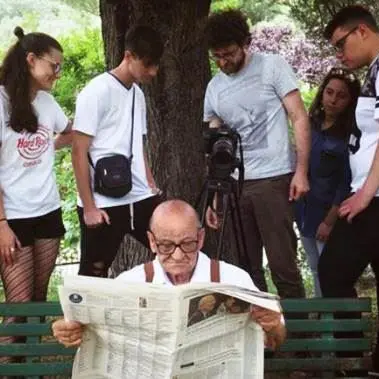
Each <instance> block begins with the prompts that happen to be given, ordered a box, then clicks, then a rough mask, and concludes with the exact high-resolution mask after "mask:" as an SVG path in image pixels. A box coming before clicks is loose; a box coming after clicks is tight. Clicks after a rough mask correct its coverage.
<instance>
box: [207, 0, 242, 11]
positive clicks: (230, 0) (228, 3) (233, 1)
mask: <svg viewBox="0 0 379 379" xmlns="http://www.w3.org/2000/svg"><path fill="white" fill-rule="evenodd" d="M240 7H241V0H213V1H212V3H211V11H212V12H220V11H223V10H226V9H229V8H240Z"/></svg>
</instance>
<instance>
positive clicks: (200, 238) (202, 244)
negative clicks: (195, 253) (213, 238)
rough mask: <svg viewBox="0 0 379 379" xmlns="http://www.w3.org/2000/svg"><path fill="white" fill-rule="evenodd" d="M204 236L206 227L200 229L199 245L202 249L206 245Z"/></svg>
mask: <svg viewBox="0 0 379 379" xmlns="http://www.w3.org/2000/svg"><path fill="white" fill-rule="evenodd" d="M204 238H205V229H204V228H201V229H199V245H198V246H199V247H198V249H199V250H201V249H202V248H203V246H204Z"/></svg>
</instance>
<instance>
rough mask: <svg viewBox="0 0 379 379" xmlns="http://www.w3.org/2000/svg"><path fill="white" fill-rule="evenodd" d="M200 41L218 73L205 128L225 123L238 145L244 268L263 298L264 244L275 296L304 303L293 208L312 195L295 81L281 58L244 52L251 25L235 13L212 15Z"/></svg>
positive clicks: (212, 222)
mask: <svg viewBox="0 0 379 379" xmlns="http://www.w3.org/2000/svg"><path fill="white" fill-rule="evenodd" d="M205 38H206V42H207V44H208V48H209V51H210V58H211V59H213V60H214V61H215V62H216V64H217V66H218V68H219V69H220V72H219V73H217V74H216V75H215V76H214V77H213V78H212V80H211V81H210V82H209V84H208V87H207V90H206V94H205V101H204V121H208V122H209V123H210V127H217V126H218V125H219V124H220V123H221V122H224V123H225V124H227V125H228V126H230V127H231V128H233V129H235V130H236V131H237V132H238V133H239V134H240V135H241V140H242V148H243V158H244V169H245V170H244V173H245V181H244V183H243V192H242V195H241V198H240V211H241V216H242V222H243V230H244V235H245V239H246V250H247V251H246V254H247V256H248V259H247V261H248V263H247V264H246V266H244V269H246V270H247V271H248V272H249V273H250V275H251V276H252V278H253V280H254V282H255V283H256V285H257V286H258V288H259V289H260V290H262V291H267V284H266V281H265V276H264V270H263V267H262V260H263V245H264V248H265V251H266V255H267V259H268V262H269V266H270V269H271V273H272V277H273V281H274V283H275V285H276V287H277V289H278V293H279V295H280V296H281V297H304V288H303V284H302V279H301V276H300V271H299V269H298V267H297V258H296V257H297V253H296V236H295V233H294V231H293V220H294V218H293V209H292V203H291V202H292V201H294V200H297V199H298V198H300V197H301V196H302V195H304V194H305V193H306V192H307V191H308V190H309V185H308V177H307V171H308V156H309V148H310V128H309V122H308V116H307V113H306V111H305V108H304V104H303V102H302V100H301V97H300V92H299V90H298V85H297V80H296V77H295V74H294V72H293V70H292V68H291V67H290V66H289V64H288V63H287V62H286V61H285V60H284V59H283V58H282V57H281V56H279V55H274V54H261V53H258V52H254V53H251V51H249V46H250V42H251V34H250V30H249V26H248V23H247V20H246V17H245V16H244V15H243V14H242V13H241V12H240V11H238V10H229V11H225V12H220V13H215V14H213V15H212V16H210V18H209V19H208V23H207V25H206V28H205ZM288 118H289V119H290V121H291V123H292V126H293V131H294V135H295V143H296V155H297V157H296V164H294V160H295V159H294V151H293V149H292V144H291V142H290V139H289V123H288ZM207 223H208V225H209V226H210V227H213V228H217V227H218V224H219V222H218V220H217V217H216V214H215V212H212V211H211V209H208V212H207Z"/></svg>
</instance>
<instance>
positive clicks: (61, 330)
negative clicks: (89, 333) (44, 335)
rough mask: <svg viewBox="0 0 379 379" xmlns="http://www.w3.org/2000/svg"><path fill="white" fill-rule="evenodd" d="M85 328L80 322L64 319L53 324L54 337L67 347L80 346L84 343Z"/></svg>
mask: <svg viewBox="0 0 379 379" xmlns="http://www.w3.org/2000/svg"><path fill="white" fill-rule="evenodd" d="M83 328H84V326H83V325H82V324H81V323H80V322H77V321H65V320H63V319H62V320H58V321H55V322H54V323H53V326H52V329H53V334H54V337H55V338H56V339H57V340H58V341H59V342H60V343H61V344H63V345H64V346H66V347H78V346H79V345H80V344H81V343H82V336H83Z"/></svg>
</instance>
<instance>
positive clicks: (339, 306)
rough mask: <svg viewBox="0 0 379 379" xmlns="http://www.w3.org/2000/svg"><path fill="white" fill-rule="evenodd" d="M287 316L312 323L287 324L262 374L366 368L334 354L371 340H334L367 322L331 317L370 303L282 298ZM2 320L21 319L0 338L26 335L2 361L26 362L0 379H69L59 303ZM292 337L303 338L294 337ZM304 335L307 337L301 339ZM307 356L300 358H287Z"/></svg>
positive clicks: (29, 307) (1, 311)
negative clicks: (58, 327)
mask: <svg viewBox="0 0 379 379" xmlns="http://www.w3.org/2000/svg"><path fill="white" fill-rule="evenodd" d="M282 306H283V309H284V311H285V312H286V315H289V314H290V313H295V314H296V315H297V316H299V315H301V314H303V315H304V314H305V316H306V317H308V316H309V314H310V313H312V314H313V319H310V318H302V317H301V316H300V317H299V318H297V319H288V320H287V321H286V325H287V328H288V330H289V338H288V340H287V341H286V343H285V344H284V345H283V346H282V347H281V348H280V350H279V352H278V353H275V355H274V358H269V359H266V361H265V371H266V372H267V373H273V375H274V377H276V375H275V374H276V373H279V372H292V371H308V372H318V374H319V377H328V378H333V377H335V376H334V373H335V371H347V370H352V369H369V368H370V358H369V357H368V356H363V357H357V358H339V357H336V356H335V352H337V351H361V352H362V353H367V352H369V351H370V350H371V337H370V336H369V335H368V336H365V337H364V338H354V339H336V338H334V337H333V332H337V331H338V332H341V331H360V332H370V331H371V329H372V327H371V320H370V319H369V318H367V317H366V318H362V319H343V320H340V319H338V320H336V319H334V318H333V313H334V312H337V311H338V312H351V311H356V312H367V313H368V314H370V312H371V302H370V299H302V300H299V299H286V300H283V301H282ZM0 316H2V317H4V316H24V317H27V322H26V323H23V324H9V325H4V324H3V325H0V335H2V336H9V335H15V336H26V343H14V344H0V357H1V356H17V357H19V356H21V357H25V362H22V363H9V364H0V377H2V376H4V375H9V376H22V377H27V378H29V379H31V378H33V379H36V378H38V376H42V375H52V376H55V375H62V376H64V377H67V378H69V377H70V374H71V368H72V356H73V355H74V353H75V349H66V348H65V347H63V346H62V345H60V344H58V343H57V342H56V341H55V340H54V338H53V337H52V336H51V322H52V317H57V316H58V317H60V316H62V310H61V307H60V305H59V303H56V302H53V303H49V302H47V303H21V304H4V303H3V304H0ZM293 333H300V334H303V336H302V337H301V336H299V337H296V335H294V334H293ZM304 333H307V334H308V335H309V334H310V333H311V334H312V335H311V336H308V337H304ZM295 352H296V353H298V352H306V353H309V355H305V356H304V357H298V356H292V357H290V358H289V357H288V356H286V354H291V353H295ZM278 376H279V375H278Z"/></svg>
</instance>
